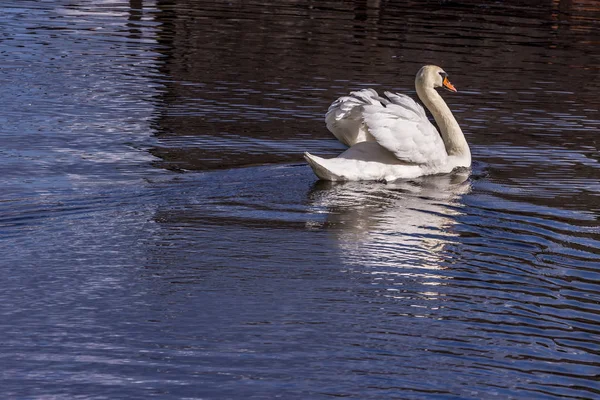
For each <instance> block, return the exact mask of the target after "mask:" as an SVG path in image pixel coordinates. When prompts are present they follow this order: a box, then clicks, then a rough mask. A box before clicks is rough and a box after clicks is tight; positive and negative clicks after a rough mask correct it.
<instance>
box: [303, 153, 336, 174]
mask: <svg viewBox="0 0 600 400" xmlns="http://www.w3.org/2000/svg"><path fill="white" fill-rule="evenodd" d="M304 159H305V160H306V162H308V165H310V167H311V168H312V170H313V171H314V173H315V175H317V176H318V177H319V178H320V179H323V180H325V181H343V180H345V179H344V178H343V176H342V175H341V174H340V173H339V172H340V171H338V172H336V171H335V169H336V168H335V167H336V165H335V163H332V162H331V160H328V159H325V158H321V157H317V156H313V155H312V154H310V153H304Z"/></svg>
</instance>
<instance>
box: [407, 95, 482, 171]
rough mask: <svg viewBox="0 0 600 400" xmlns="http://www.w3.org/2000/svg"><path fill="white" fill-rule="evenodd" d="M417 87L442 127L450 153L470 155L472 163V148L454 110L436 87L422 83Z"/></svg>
mask: <svg viewBox="0 0 600 400" xmlns="http://www.w3.org/2000/svg"><path fill="white" fill-rule="evenodd" d="M416 88H417V95H418V96H419V98H420V99H421V101H422V102H423V103H424V104H425V107H427V109H428V110H429V112H431V115H433V118H435V122H436V123H437V124H438V126H439V128H440V133H441V135H442V139H443V140H444V144H445V145H446V151H447V152H448V155H450V156H462V157H468V158H469V164H470V159H471V150H470V149H469V145H468V144H467V140H466V139H465V135H463V133H462V130H461V129H460V126H458V122H456V119H455V118H454V116H453V115H452V111H450V108H448V105H446V102H445V101H444V99H442V96H440V95H439V93H438V92H437V90H435V89H434V88H429V87H426V88H423V87H422V86H420V85H416Z"/></svg>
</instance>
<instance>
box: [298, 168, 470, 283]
mask: <svg viewBox="0 0 600 400" xmlns="http://www.w3.org/2000/svg"><path fill="white" fill-rule="evenodd" d="M468 178H469V173H468V171H458V172H453V173H451V174H446V175H436V176H429V177H421V178H418V179H415V180H411V181H397V182H393V183H388V184H383V183H375V182H345V183H334V182H324V181H319V182H317V183H316V184H315V186H314V187H313V188H312V190H311V192H310V194H309V198H310V202H311V206H312V207H313V211H314V212H316V213H322V212H324V210H326V211H325V212H326V213H327V218H326V221H324V222H323V223H309V224H308V225H307V227H308V228H310V229H326V230H327V231H328V232H330V233H331V234H332V235H334V238H335V241H336V243H337V246H338V247H339V250H340V257H342V259H343V261H344V264H346V265H348V266H349V270H352V271H354V272H362V273H367V274H371V275H373V277H374V279H376V280H383V281H385V282H386V283H388V284H390V285H394V281H395V280H396V279H400V277H411V278H412V279H417V280H418V281H419V283H420V284H425V285H439V284H441V283H442V280H443V279H444V277H443V276H441V275H439V274H436V273H435V272H434V271H439V270H440V269H442V268H443V264H444V262H447V261H448V260H447V257H446V256H445V254H444V248H445V247H446V246H448V245H449V244H452V243H454V238H455V237H456V236H457V234H456V233H455V232H454V230H453V227H454V225H455V224H456V217H457V216H458V215H460V214H461V211H460V207H461V201H460V199H461V196H462V195H464V194H466V193H468V192H469V191H470V189H471V183H470V181H469V180H468ZM391 290H392V291H393V289H391ZM432 295H434V294H433V293H432Z"/></svg>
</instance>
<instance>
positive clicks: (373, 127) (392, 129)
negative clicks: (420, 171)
mask: <svg viewBox="0 0 600 400" xmlns="http://www.w3.org/2000/svg"><path fill="white" fill-rule="evenodd" d="M385 95H386V96H387V97H388V98H389V99H390V104H387V105H386V106H383V105H382V104H379V105H377V104H370V105H366V106H364V107H363V120H364V122H365V124H366V126H367V128H368V130H369V133H370V134H371V135H372V136H373V137H374V138H375V140H376V141H377V142H378V143H379V144H380V145H381V146H382V147H384V148H386V149H387V150H389V151H391V152H392V153H393V154H394V155H395V156H396V157H397V158H398V159H399V160H401V161H405V162H408V163H411V164H430V165H437V164H441V163H444V162H445V161H446V160H447V158H448V153H447V152H446V147H445V146H444V141H443V140H442V138H441V136H440V134H439V133H438V131H437V129H436V128H435V126H434V125H433V124H432V123H431V122H429V119H427V115H426V114H425V110H424V109H423V107H421V106H420V105H419V104H417V103H416V102H415V101H414V100H413V99H411V98H410V97H408V96H405V95H401V94H394V93H389V92H386V93H385Z"/></svg>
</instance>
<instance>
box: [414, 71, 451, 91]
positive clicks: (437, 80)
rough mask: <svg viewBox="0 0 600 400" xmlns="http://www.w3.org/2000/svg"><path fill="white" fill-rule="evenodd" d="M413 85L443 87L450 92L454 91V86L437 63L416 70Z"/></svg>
mask: <svg viewBox="0 0 600 400" xmlns="http://www.w3.org/2000/svg"><path fill="white" fill-rule="evenodd" d="M415 85H416V86H417V87H423V88H434V89H435V88H439V87H443V88H444V89H447V90H449V91H451V92H456V88H455V87H454V85H453V84H451V83H450V81H449V80H448V74H447V73H446V71H444V70H443V69H441V68H440V67H438V66H437V65H426V66H424V67H423V68H421V69H420V70H419V72H417V78H416V79H415Z"/></svg>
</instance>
